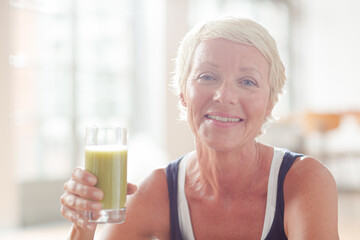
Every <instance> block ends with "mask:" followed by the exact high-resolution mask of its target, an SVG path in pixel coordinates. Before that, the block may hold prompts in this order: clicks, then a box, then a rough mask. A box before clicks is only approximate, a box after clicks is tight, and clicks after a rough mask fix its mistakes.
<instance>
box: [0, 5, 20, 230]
mask: <svg viewBox="0 0 360 240" xmlns="http://www.w3.org/2000/svg"><path fill="white" fill-rule="evenodd" d="M9 11H10V9H9V1H5V0H1V1H0V29H1V37H0V156H1V159H0V166H1V167H0V189H1V197H0V213H1V214H0V229H2V228H6V227H12V226H15V225H16V224H17V222H18V198H17V196H18V195H17V194H18V191H17V184H16V178H15V166H16V164H15V162H14V158H13V156H12V151H11V149H12V147H13V146H12V144H11V142H12V141H11V128H12V126H11V121H10V84H11V82H10V72H9V71H10V67H9V64H8V56H9V48H10V39H9V35H10V34H9V33H10V28H9V16H10V12H9Z"/></svg>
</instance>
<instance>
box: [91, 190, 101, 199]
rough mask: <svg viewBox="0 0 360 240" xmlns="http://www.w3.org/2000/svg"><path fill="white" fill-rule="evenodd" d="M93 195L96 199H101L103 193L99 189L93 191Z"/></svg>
mask: <svg viewBox="0 0 360 240" xmlns="http://www.w3.org/2000/svg"><path fill="white" fill-rule="evenodd" d="M93 196H94V197H95V198H96V199H99V200H101V199H102V198H103V193H102V192H100V191H94V192H93Z"/></svg>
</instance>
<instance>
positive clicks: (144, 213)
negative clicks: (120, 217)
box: [102, 168, 170, 240]
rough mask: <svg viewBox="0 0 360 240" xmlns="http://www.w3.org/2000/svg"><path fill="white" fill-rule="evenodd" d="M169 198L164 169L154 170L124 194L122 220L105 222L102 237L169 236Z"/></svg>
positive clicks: (138, 237) (167, 237) (165, 237)
mask: <svg viewBox="0 0 360 240" xmlns="http://www.w3.org/2000/svg"><path fill="white" fill-rule="evenodd" d="M168 206H169V199H168V190H167V181H166V173H165V169H163V168H161V169H157V170H154V171H153V172H152V173H151V174H150V175H149V176H148V177H147V178H146V179H145V180H144V181H143V182H142V183H141V184H140V186H139V188H138V190H137V192H136V193H135V194H134V195H131V196H128V199H127V204H126V211H127V213H126V221H125V223H123V224H119V225H109V226H107V227H106V228H105V229H104V232H103V236H102V237H103V239H118V237H119V236H122V238H121V239H131V240H133V239H134V240H136V239H154V238H157V239H170V220H169V207H168Z"/></svg>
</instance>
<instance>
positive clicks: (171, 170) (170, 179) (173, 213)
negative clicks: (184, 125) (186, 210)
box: [166, 157, 183, 240]
mask: <svg viewBox="0 0 360 240" xmlns="http://www.w3.org/2000/svg"><path fill="white" fill-rule="evenodd" d="M182 158H183V157H181V158H179V159H177V160H176V161H174V162H171V163H170V164H169V165H168V166H167V168H166V178H167V183H168V192H169V205H170V234H171V240H182V237H181V231H180V224H179V217H178V206H177V195H178V194H177V193H178V191H177V189H178V169H179V163H180V161H181V159H182Z"/></svg>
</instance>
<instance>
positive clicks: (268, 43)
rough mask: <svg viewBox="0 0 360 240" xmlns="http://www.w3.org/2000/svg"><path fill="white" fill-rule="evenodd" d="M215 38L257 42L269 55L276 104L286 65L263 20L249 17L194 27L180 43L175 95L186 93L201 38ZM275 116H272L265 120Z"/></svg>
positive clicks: (176, 66)
mask: <svg viewBox="0 0 360 240" xmlns="http://www.w3.org/2000/svg"><path fill="white" fill-rule="evenodd" d="M213 38H224V39H227V40H230V41H234V42H238V43H242V44H246V45H250V46H254V47H255V48H257V49H258V50H259V51H260V52H261V53H262V54H263V55H264V57H265V58H266V60H267V61H268V63H269V65H270V75H269V78H270V83H269V84H270V99H269V101H270V104H271V107H274V106H275V104H276V103H277V102H278V99H279V95H280V94H281V93H282V91H283V86H284V84H285V80H286V76H285V67H284V65H283V63H282V62H281V59H280V56H279V53H278V50H277V47H276V42H275V40H274V38H273V37H272V36H271V35H270V34H269V33H268V31H267V30H266V29H265V28H264V27H262V26H261V25H260V24H258V23H256V22H254V21H252V20H250V19H241V18H234V17H225V18H220V19H214V20H210V21H207V22H205V23H203V24H199V25H197V26H195V27H194V28H192V29H191V30H190V31H189V32H188V33H187V34H186V35H185V37H184V38H183V40H182V41H181V43H180V46H179V49H178V53H177V58H176V59H175V74H174V77H173V87H174V89H175V91H176V92H175V93H176V95H178V96H179V95H180V93H182V94H183V95H184V96H185V92H186V81H187V79H188V77H189V74H190V71H191V64H192V58H193V55H194V52H195V50H196V48H197V46H198V45H199V44H200V42H201V41H203V40H207V39H213ZM179 107H180V110H181V113H180V114H181V118H182V119H184V116H186V114H185V113H186V109H184V107H182V105H181V103H179ZM270 119H273V116H272V115H271V116H269V117H268V119H266V121H269V120H270Z"/></svg>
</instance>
